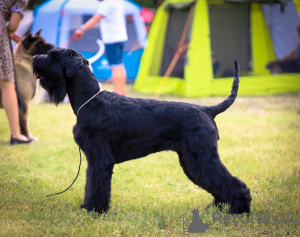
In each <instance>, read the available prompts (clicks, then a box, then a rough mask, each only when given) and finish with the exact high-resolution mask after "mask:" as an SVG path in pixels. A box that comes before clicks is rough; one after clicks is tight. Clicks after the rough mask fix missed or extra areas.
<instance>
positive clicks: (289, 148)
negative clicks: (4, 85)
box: [0, 86, 300, 236]
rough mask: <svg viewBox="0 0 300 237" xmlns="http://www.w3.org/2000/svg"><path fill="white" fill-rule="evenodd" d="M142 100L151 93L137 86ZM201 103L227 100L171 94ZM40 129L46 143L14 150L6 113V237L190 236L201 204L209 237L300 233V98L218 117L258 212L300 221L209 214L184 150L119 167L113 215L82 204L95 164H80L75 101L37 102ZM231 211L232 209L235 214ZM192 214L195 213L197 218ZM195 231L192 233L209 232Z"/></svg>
mask: <svg viewBox="0 0 300 237" xmlns="http://www.w3.org/2000/svg"><path fill="white" fill-rule="evenodd" d="M127 89H128V94H129V96H132V97H141V96H143V97H146V96H145V95H140V94H138V93H136V92H134V91H133V89H132V87H131V86H128V88H127ZM161 99H164V100H176V101H186V102H190V103H196V104H201V105H204V104H205V105H211V104H216V103H219V102H221V101H222V100H223V99H224V97H215V98H193V99H186V98H182V97H171V96H162V97H161ZM30 119H31V121H30V123H31V130H32V132H33V134H34V135H35V136H37V137H38V138H39V141H38V142H36V143H35V144H31V145H19V146H13V147H11V146H9V145H8V142H9V137H10V134H9V127H8V122H7V119H6V116H5V113H4V110H0V236H182V220H181V219H180V218H179V217H180V215H181V214H183V213H184V212H186V211H188V210H191V209H194V208H197V209H199V211H200V217H201V218H202V219H203V221H204V222H205V223H208V224H210V228H209V229H208V230H207V231H206V233H205V234H201V236H287V235H290V236H299V235H300V228H299V225H300V223H299V220H300V201H299V198H300V195H299V190H300V149H299V145H300V94H291V95H279V96H270V97H239V98H238V99H237V101H236V102H235V104H234V105H233V106H232V107H231V108H230V109H229V110H228V111H226V112H225V113H223V114H221V115H219V116H218V117H217V118H216V122H217V125H218V128H219V132H220V137H221V139H220V141H219V153H220V156H221V159H222V161H223V163H224V164H225V165H226V166H227V168H228V169H229V170H230V172H231V173H232V174H233V175H235V176H238V177H239V178H240V179H241V180H243V181H244V182H245V183H246V184H247V185H248V186H249V188H250V189H251V193H252V198H253V201H252V211H253V213H254V215H257V214H259V213H266V212H269V213H270V214H272V215H274V216H277V217H278V216H279V215H287V213H290V215H296V216H297V218H298V223H297V224H291V223H289V224H287V223H285V224H281V225H280V224H262V223H258V222H254V223H253V224H251V225H249V224H242V223H240V222H239V223H238V224H225V223H224V222H218V223H213V222H212V213H213V212H216V209H208V210H205V207H206V206H207V205H208V204H209V203H211V201H212V196H211V195H210V194H208V193H207V192H206V191H204V190H202V189H200V188H198V187H197V186H195V185H194V184H193V183H191V182H190V181H189V180H188V179H187V177H186V176H185V175H184V173H183V171H182V169H181V167H180V165H179V162H178V158H177V155H176V153H173V152H160V153H156V154H151V155H149V156H148V157H145V158H143V159H138V160H135V161H129V162H125V163H123V164H119V165H116V166H115V169H114V175H113V180H112V201H111V208H110V211H109V212H108V214H106V215H97V214H95V213H93V212H91V213H88V212H86V211H85V210H81V209H80V208H79V205H80V204H81V202H82V200H83V195H84V185H85V168H86V160H85V157H84V155H83V164H82V170H81V173H80V175H79V178H78V180H77V182H76V183H75V184H74V186H73V187H72V188H71V189H70V190H69V191H67V192H66V193H64V194H62V195H59V196H54V197H48V198H46V197H45V196H46V195H47V194H51V193H55V192H58V191H62V190H64V189H65V188H66V187H68V185H69V184H70V183H71V182H72V181H73V179H74V177H75V175H76V172H77V169H78V164H79V154H78V146H77V145H76V144H75V142H74V140H73V135H72V127H73V125H74V124H75V122H76V117H75V115H74V114H73V111H72V109H71V107H70V105H68V104H67V105H65V104H61V105H59V106H58V107H56V106H54V105H53V104H46V103H43V104H40V105H35V104H33V103H32V106H31V112H30ZM225 214H226V212H223V213H222V215H225ZM190 217H191V213H190V212H188V213H187V214H186V218H190ZM199 235H200V234H193V235H191V236H199Z"/></svg>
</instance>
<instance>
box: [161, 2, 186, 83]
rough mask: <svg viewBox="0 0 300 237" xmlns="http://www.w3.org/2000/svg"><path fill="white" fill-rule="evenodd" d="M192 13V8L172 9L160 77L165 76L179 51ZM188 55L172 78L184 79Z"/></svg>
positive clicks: (175, 69) (175, 70)
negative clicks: (182, 36) (186, 24)
mask: <svg viewBox="0 0 300 237" xmlns="http://www.w3.org/2000/svg"><path fill="white" fill-rule="evenodd" d="M189 11H190V6H189V7H187V8H186V7H185V8H179V9H176V8H171V10H170V15H169V20H168V28H167V33H166V39H165V45H164V51H163V57H162V59H163V60H162V65H161V70H160V76H164V75H165V73H166V71H167V69H168V67H169V65H170V63H171V61H172V59H173V58H174V55H175V53H176V51H177V49H178V45H179V41H180V39H181V35H182V32H183V29H184V26H185V22H186V20H187V17H188V14H189ZM191 25H192V24H191ZM191 25H190V26H189V27H190V28H189V33H188V36H187V39H186V42H188V41H189V40H190V31H191V27H192V26H191ZM186 53H187V51H185V52H183V53H182V54H181V56H180V58H179V60H178V62H177V64H176V66H175V68H174V70H173V72H172V74H171V77H177V78H182V79H183V78H184V66H185V63H186V61H187V60H186Z"/></svg>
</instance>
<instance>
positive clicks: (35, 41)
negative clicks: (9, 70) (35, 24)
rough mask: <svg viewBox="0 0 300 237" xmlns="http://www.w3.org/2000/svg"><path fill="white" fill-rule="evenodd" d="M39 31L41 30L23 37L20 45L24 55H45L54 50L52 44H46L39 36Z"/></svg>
mask: <svg viewBox="0 0 300 237" xmlns="http://www.w3.org/2000/svg"><path fill="white" fill-rule="evenodd" d="M41 31H42V30H39V31H38V32H36V33H35V34H34V35H32V34H31V33H29V34H27V35H26V36H24V37H23V39H22V45H23V48H24V51H25V53H26V54H29V55H31V56H34V55H37V54H45V53H47V52H48V51H49V50H50V49H53V48H54V46H53V45H52V44H48V43H46V42H45V40H44V38H43V37H41V36H40V33H41Z"/></svg>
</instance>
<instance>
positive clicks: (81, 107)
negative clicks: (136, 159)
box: [46, 89, 101, 197]
mask: <svg viewBox="0 0 300 237" xmlns="http://www.w3.org/2000/svg"><path fill="white" fill-rule="evenodd" d="M100 92H101V89H99V91H98V92H97V93H96V94H95V95H93V96H92V97H91V98H90V99H89V100H87V101H86V102H85V103H84V104H83V105H81V106H80V107H79V109H78V110H77V113H76V115H77V116H78V113H79V111H80V110H81V109H82V107H83V106H85V105H86V104H87V103H89V102H90V101H91V100H92V99H94V98H95V97H96V96H97V95H98V94H99V93H100ZM79 156H80V162H79V167H78V172H77V175H76V177H75V179H74V181H73V182H72V183H71V185H70V186H69V187H67V188H66V189H65V190H64V191H62V192H59V193H53V194H49V195H47V196H46V197H51V196H55V195H59V194H62V193H64V192H66V191H67V190H69V189H70V188H71V187H72V186H73V184H74V183H75V182H76V180H77V178H78V176H79V173H80V167H81V162H82V157H81V149H80V147H79Z"/></svg>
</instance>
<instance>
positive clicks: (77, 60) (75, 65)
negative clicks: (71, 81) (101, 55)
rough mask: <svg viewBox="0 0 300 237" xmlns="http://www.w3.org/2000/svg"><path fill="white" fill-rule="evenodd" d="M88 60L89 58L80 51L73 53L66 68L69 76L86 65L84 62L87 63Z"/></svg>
mask: <svg viewBox="0 0 300 237" xmlns="http://www.w3.org/2000/svg"><path fill="white" fill-rule="evenodd" d="M86 61H87V60H86V59H85V58H83V57H82V56H81V55H80V54H78V53H76V54H74V55H71V56H70V58H69V60H68V64H67V69H66V75H67V77H72V76H73V75H74V74H75V73H76V72H77V71H78V70H79V69H80V68H81V67H83V66H84V64H87V63H86Z"/></svg>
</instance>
